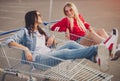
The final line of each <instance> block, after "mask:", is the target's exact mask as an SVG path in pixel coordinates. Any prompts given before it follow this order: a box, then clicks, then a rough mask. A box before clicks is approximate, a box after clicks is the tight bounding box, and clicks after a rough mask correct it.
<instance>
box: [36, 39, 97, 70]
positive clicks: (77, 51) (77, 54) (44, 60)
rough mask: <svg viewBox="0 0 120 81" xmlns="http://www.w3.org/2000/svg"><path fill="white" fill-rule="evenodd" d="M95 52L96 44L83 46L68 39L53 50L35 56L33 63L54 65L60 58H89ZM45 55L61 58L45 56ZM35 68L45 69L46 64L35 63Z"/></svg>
mask: <svg viewBox="0 0 120 81" xmlns="http://www.w3.org/2000/svg"><path fill="white" fill-rule="evenodd" d="M96 54H97V46H90V47H85V46H83V45H80V44H78V43H76V42H74V41H69V42H68V43H66V44H65V45H63V46H61V47H60V48H58V49H56V50H55V51H52V52H49V53H47V54H44V55H45V56H44V55H38V56H36V59H35V63H38V64H43V65H48V66H55V65H57V64H58V63H60V62H61V61H62V60H69V59H82V58H86V59H89V60H91V59H92V57H94V56H95V55H96ZM47 55H49V56H53V57H56V58H59V59H62V60H58V59H55V58H51V57H47ZM35 68H38V69H43V68H44V69H46V66H42V67H41V66H40V65H35Z"/></svg>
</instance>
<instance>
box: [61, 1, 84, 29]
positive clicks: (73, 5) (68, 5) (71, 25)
mask: <svg viewBox="0 0 120 81" xmlns="http://www.w3.org/2000/svg"><path fill="white" fill-rule="evenodd" d="M66 7H70V8H72V10H73V12H74V14H75V15H74V16H75V19H76V20H77V24H78V26H79V27H81V28H82V29H83V30H85V31H86V28H85V26H84V24H83V22H82V21H81V20H80V18H79V13H78V9H77V7H76V6H75V4H74V3H72V2H67V3H66V4H65V6H64V8H63V11H64V14H65V16H67V14H66V12H65V8H66ZM67 18H68V19H69V21H70V28H71V29H73V18H69V17H68V16H67Z"/></svg>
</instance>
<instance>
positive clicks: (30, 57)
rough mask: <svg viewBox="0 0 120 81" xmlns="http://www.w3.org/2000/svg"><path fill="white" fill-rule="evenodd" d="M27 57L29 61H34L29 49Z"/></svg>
mask: <svg viewBox="0 0 120 81" xmlns="http://www.w3.org/2000/svg"><path fill="white" fill-rule="evenodd" d="M25 56H26V59H27V61H32V60H33V57H32V54H31V52H30V51H29V50H28V49H27V50H25Z"/></svg>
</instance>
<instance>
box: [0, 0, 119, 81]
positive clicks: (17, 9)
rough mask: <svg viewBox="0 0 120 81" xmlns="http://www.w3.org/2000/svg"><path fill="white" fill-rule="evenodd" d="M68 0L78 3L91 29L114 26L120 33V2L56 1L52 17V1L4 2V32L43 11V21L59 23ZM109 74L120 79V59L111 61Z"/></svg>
mask: <svg viewBox="0 0 120 81" xmlns="http://www.w3.org/2000/svg"><path fill="white" fill-rule="evenodd" d="M68 1H71V2H73V3H75V4H76V6H77V8H78V10H79V12H80V13H81V14H82V16H83V17H84V19H85V20H86V21H87V22H88V23H90V24H91V26H93V27H95V28H104V29H105V30H106V31H107V32H110V31H111V30H112V28H114V27H115V28H118V30H120V27H119V26H120V0H53V3H52V14H51V17H50V16H49V10H50V0H0V32H2V31H7V30H11V29H16V28H20V27H22V26H24V15H25V13H26V12H27V11H30V10H36V9H37V10H39V11H40V12H41V14H42V16H43V21H49V20H59V19H61V18H62V17H64V14H63V6H64V4H65V2H68ZM3 37H4V36H3ZM119 42H120V39H119V41H118V43H119ZM89 64H90V66H92V67H93V65H95V64H92V63H91V62H89ZM107 73H108V74H111V75H114V77H113V78H112V81H119V80H120V74H119V73H120V59H119V60H118V61H115V62H110V69H109V71H107ZM0 78H1V75H0ZM9 78H10V79H7V80H6V81H18V80H19V79H16V78H14V79H12V78H13V77H9ZM20 81H23V80H20Z"/></svg>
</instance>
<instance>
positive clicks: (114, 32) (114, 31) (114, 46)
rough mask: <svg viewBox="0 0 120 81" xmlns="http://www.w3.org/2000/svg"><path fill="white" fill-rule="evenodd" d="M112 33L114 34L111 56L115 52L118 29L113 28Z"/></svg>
mask: <svg viewBox="0 0 120 81" xmlns="http://www.w3.org/2000/svg"><path fill="white" fill-rule="evenodd" d="M113 35H115V42H114V44H113V49H112V51H111V58H113V57H114V56H115V52H116V47H117V41H118V30H117V29H113Z"/></svg>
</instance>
